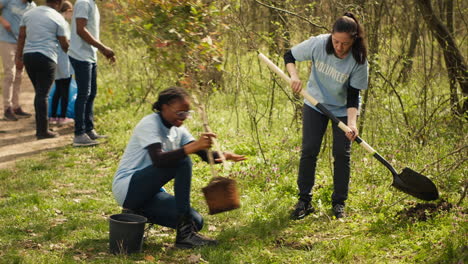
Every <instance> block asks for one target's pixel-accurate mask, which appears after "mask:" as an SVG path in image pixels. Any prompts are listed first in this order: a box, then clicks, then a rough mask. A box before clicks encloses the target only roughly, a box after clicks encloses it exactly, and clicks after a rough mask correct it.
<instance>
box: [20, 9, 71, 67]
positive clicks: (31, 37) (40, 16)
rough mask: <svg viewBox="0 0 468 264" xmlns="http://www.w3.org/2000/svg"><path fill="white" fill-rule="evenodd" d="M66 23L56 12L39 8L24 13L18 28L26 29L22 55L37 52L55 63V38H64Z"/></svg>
mask: <svg viewBox="0 0 468 264" xmlns="http://www.w3.org/2000/svg"><path fill="white" fill-rule="evenodd" d="M66 23H67V22H66V21H65V19H64V18H63V16H62V15H60V14H59V12H57V10H55V9H53V8H50V7H48V6H39V7H36V8H33V9H31V10H29V11H28V12H26V13H24V15H23V18H22V19H21V24H20V26H25V27H26V43H25V44H24V51H23V53H24V54H26V53H33V52H39V53H42V54H43V55H45V56H47V57H48V58H50V59H51V60H52V61H54V62H55V63H57V57H58V49H59V48H60V49H61V46H60V45H59V41H58V39H57V36H60V37H63V36H65V27H66Z"/></svg>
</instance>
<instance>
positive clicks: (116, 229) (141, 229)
mask: <svg viewBox="0 0 468 264" xmlns="http://www.w3.org/2000/svg"><path fill="white" fill-rule="evenodd" d="M147 221H148V219H146V217H144V216H141V215H135V214H115V215H111V216H110V217H109V248H110V252H111V253H112V254H131V253H137V252H140V251H141V248H142V245H143V234H144V233H145V223H146V222H147Z"/></svg>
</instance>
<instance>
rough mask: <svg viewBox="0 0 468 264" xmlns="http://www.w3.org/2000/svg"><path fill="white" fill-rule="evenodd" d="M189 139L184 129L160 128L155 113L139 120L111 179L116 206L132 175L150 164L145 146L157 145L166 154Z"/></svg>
mask: <svg viewBox="0 0 468 264" xmlns="http://www.w3.org/2000/svg"><path fill="white" fill-rule="evenodd" d="M193 140H194V138H193V136H192V135H191V134H190V132H189V131H188V130H187V129H186V128H185V127H184V126H181V127H175V126H172V127H171V128H170V129H169V128H167V127H166V126H164V124H163V122H162V120H161V116H160V115H159V114H156V113H153V114H150V115H147V116H145V117H144V118H143V119H141V121H140V122H139V123H138V124H137V125H136V127H135V129H134V130H133V135H132V136H131V138H130V141H129V142H128V145H127V148H126V149H125V152H124V154H123V156H122V159H121V160H120V163H119V168H118V169H117V172H116V173H115V176H114V181H113V183H112V192H113V193H114V197H115V200H116V201H117V203H118V204H119V205H121V206H122V205H123V203H124V202H125V197H126V196H127V192H128V185H129V184H130V180H131V179H132V176H133V174H134V173H135V172H136V171H139V170H141V169H144V168H146V167H148V166H150V165H152V164H153V162H152V161H151V157H150V155H149V153H148V150H147V149H146V147H148V146H149V145H151V144H155V143H161V144H162V151H163V152H166V151H172V150H176V149H179V148H181V147H182V146H184V145H186V144H187V143H189V142H190V141H193Z"/></svg>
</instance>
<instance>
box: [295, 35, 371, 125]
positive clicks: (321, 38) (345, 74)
mask: <svg viewBox="0 0 468 264" xmlns="http://www.w3.org/2000/svg"><path fill="white" fill-rule="evenodd" d="M329 37H330V34H322V35H318V36H316V37H311V38H310V39H308V40H306V41H304V42H302V43H300V44H298V45H296V46H294V47H293V48H292V49H291V52H292V54H293V56H294V58H295V59H296V60H297V61H306V60H311V61H312V67H311V71H310V76H309V81H308V82H307V92H308V93H309V94H310V95H312V97H314V98H315V99H316V100H317V101H318V102H319V103H321V104H323V105H324V106H325V107H326V108H327V109H328V110H330V112H332V113H333V114H334V115H335V116H338V117H343V116H347V108H346V103H347V102H346V99H347V95H348V87H349V86H352V87H354V88H356V89H360V90H365V89H367V84H368V74H369V69H368V63H367V61H366V62H365V63H364V64H358V63H357V61H356V60H355V59H354V57H353V55H352V54H351V52H349V53H348V55H347V56H346V58H344V59H340V58H338V57H336V56H335V55H334V54H327V51H326V49H325V48H326V45H327V41H328V38H329ZM304 102H305V103H306V104H307V105H309V106H311V107H312V108H314V109H315V110H317V111H319V112H320V110H318V109H317V108H316V107H314V106H313V105H312V104H311V103H310V102H309V101H307V100H304Z"/></svg>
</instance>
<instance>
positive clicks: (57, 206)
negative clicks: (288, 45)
mask: <svg viewBox="0 0 468 264" xmlns="http://www.w3.org/2000/svg"><path fill="white" fill-rule="evenodd" d="M117 49H118V48H117ZM120 49H121V50H117V52H118V54H126V55H125V56H126V57H120V61H119V64H118V65H116V66H115V67H111V66H109V65H107V64H106V63H104V61H103V60H102V61H101V68H100V73H99V74H100V76H99V87H100V88H99V89H100V94H99V95H98V102H97V105H96V118H97V120H96V123H97V128H98V130H99V132H102V133H104V134H108V135H110V138H109V139H108V140H107V142H106V143H105V144H101V145H99V146H97V147H92V148H76V149H75V148H72V147H70V146H67V147H64V148H62V149H59V150H55V151H51V152H48V153H41V154H40V155H39V156H37V157H34V158H32V159H27V160H23V161H20V162H18V163H17V165H16V166H15V167H14V168H11V169H5V170H0V180H1V182H2V184H1V185H0V263H80V262H82V263H147V262H148V263H149V262H152V261H153V262H156V263H189V262H190V261H191V259H198V261H199V262H200V263H457V262H459V261H461V263H463V262H465V261H467V260H468V255H467V253H466V252H468V251H467V243H466V235H467V233H468V225H467V222H466V208H467V207H466V202H465V201H464V202H463V203H462V204H461V205H460V206H459V207H457V206H455V207H454V208H452V210H450V211H449V212H441V213H438V214H436V215H435V216H434V217H433V218H431V219H429V220H428V221H413V220H411V219H400V218H398V217H397V215H398V213H399V212H400V211H402V210H404V209H406V208H408V207H410V206H412V205H413V204H412V203H414V202H421V201H418V200H416V199H414V198H412V197H410V196H408V195H405V194H403V193H401V192H399V191H397V190H396V189H394V188H392V187H390V184H391V181H392V177H391V174H390V173H389V172H388V170H387V169H386V168H385V167H383V166H382V165H381V164H380V163H379V162H377V161H376V160H374V159H373V158H372V157H369V156H368V155H366V154H365V151H364V150H362V149H360V148H359V147H358V146H357V145H355V146H354V149H353V156H352V180H351V189H350V194H349V200H348V206H347V212H348V217H347V218H345V219H343V220H336V219H334V218H333V217H332V213H331V211H330V207H331V205H330V196H331V192H332V179H331V171H332V169H331V164H332V160H331V159H332V158H331V153H330V150H329V149H330V145H331V138H330V134H329V133H328V134H327V136H326V140H325V145H326V147H325V148H323V150H324V151H323V152H322V153H321V155H320V159H319V163H318V168H317V180H316V186H315V188H314V198H313V203H314V206H315V207H316V209H317V211H316V213H314V214H313V215H310V216H309V217H307V218H305V219H303V220H300V221H290V220H289V219H288V215H289V210H291V208H292V206H293V205H294V203H295V202H296V199H297V198H296V192H297V187H296V183H295V182H296V174H297V167H298V160H299V155H300V142H301V138H300V136H301V130H300V123H298V121H297V120H294V119H293V117H294V113H293V107H292V103H291V102H289V101H288V100H287V97H286V95H285V94H284V93H283V92H282V91H281V90H279V89H278V87H277V88H276V89H277V90H276V95H275V104H274V108H273V111H272V113H271V117H272V118H271V120H269V118H268V116H269V109H270V108H269V103H270V98H269V96H270V95H271V94H270V92H271V90H270V89H271V88H270V87H269V85H270V84H271V82H270V80H269V76H268V75H267V74H266V70H265V68H263V69H262V72H263V74H261V73H260V72H258V70H259V69H260V68H259V67H252V68H251V69H249V71H251V72H250V73H245V72H240V73H239V75H236V74H234V72H235V71H234V70H232V71H231V70H230V68H229V67H231V66H229V65H230V64H228V65H227V66H226V71H227V73H226V76H225V77H226V78H227V79H228V80H234V79H235V78H241V79H240V82H241V84H242V86H241V90H236V88H235V86H234V85H232V86H227V87H226V88H225V90H223V91H216V92H213V93H212V94H210V96H209V103H208V115H209V117H210V121H211V127H212V128H213V129H214V130H215V132H216V133H218V135H219V140H220V143H221V144H222V146H223V148H224V149H226V150H231V151H235V152H238V153H242V154H245V155H247V156H248V158H249V159H248V160H247V161H245V162H243V163H236V164H232V166H231V167H230V168H229V171H228V172H222V174H223V175H224V174H230V175H232V176H233V177H235V178H236V179H237V181H238V187H239V190H240V192H241V202H242V207H241V208H240V209H238V210H235V211H231V212H226V213H222V214H218V215H213V216H210V215H208V210H207V206H206V204H205V201H204V198H203V195H202V192H201V188H202V187H203V186H205V185H206V184H207V183H208V182H209V180H210V177H211V176H210V170H209V167H208V165H207V164H205V163H202V162H200V160H199V159H198V158H196V157H194V160H195V161H196V162H195V165H194V174H193V183H192V205H193V207H195V208H196V209H198V210H199V211H200V212H201V213H202V215H204V216H205V223H206V226H205V228H204V230H203V231H202V233H203V234H205V235H208V236H210V237H214V238H217V239H218V240H219V241H220V245H219V246H217V247H212V248H201V249H195V250H177V249H175V248H174V247H173V242H174V239H175V232H174V231H173V230H170V229H167V228H162V227H154V228H153V229H151V230H150V232H149V236H148V238H147V240H146V241H145V244H144V251H143V252H142V253H141V254H135V255H131V256H114V255H111V254H109V253H108V229H109V227H108V226H109V223H108V220H107V218H108V217H109V216H110V215H112V214H115V213H119V212H120V208H119V207H118V206H117V204H116V202H115V201H114V199H113V196H112V193H111V184H112V178H113V174H114V172H115V170H116V168H117V166H118V162H119V160H120V157H121V155H122V153H123V150H124V148H125V146H126V144H127V142H128V139H129V137H130V135H131V133H132V130H133V127H134V126H135V125H136V123H137V122H138V121H139V120H140V119H141V117H143V116H145V115H146V114H148V113H150V107H151V103H152V101H153V100H154V98H155V95H156V94H157V91H158V90H160V89H163V88H165V87H167V86H169V85H170V84H171V77H170V76H165V77H164V78H160V79H152V78H151V76H149V75H147V74H145V70H144V69H143V68H144V67H151V66H148V65H146V64H145V63H149V62H148V61H145V60H144V59H143V55H144V53H143V51H142V50H141V48H137V47H136V45H135V46H131V43H128V47H125V50H126V51H127V52H123V49H124V47H121V48H120ZM142 62H145V63H142ZM244 63H247V62H246V61H245V62H244ZM149 65H150V64H149ZM232 67H233V69H234V68H235V67H234V66H232ZM246 68H247V67H241V69H246ZM236 76H237V77H236ZM239 76H240V77H239ZM249 76H257V77H256V78H253V79H252V78H250V77H249ZM148 83H151V85H152V86H154V87H155V89H154V90H152V91H151V92H150V93H149V96H148V97H147V98H146V100H145V101H143V100H142V98H144V94H145V93H146V87H147V85H148ZM227 83H229V82H227ZM231 83H232V82H231ZM236 91H237V92H236ZM236 96H237V97H236ZM377 96H383V95H381V94H378V95H377ZM389 100H390V99H389ZM385 111H386V110H385V109H384V108H383V107H380V108H379V106H377V105H373V110H372V112H371V113H370V114H369V115H368V117H367V118H368V119H367V120H366V122H367V124H368V125H367V127H366V133H365V134H364V135H363V138H365V139H366V141H368V142H369V143H370V144H371V145H372V146H373V147H374V148H376V149H377V150H378V151H379V152H380V153H381V154H382V155H383V156H385V157H386V158H388V159H389V161H391V163H392V164H393V165H394V166H395V167H396V168H397V170H401V169H402V168H403V167H405V166H408V167H411V168H413V169H414V170H416V171H420V170H422V169H425V174H427V175H428V176H430V177H431V178H432V179H433V180H434V181H435V183H436V185H437V186H438V187H439V190H440V192H441V196H442V198H444V199H445V200H447V201H448V202H450V203H452V204H456V203H457V202H458V200H459V199H460V194H461V192H462V190H461V186H462V185H463V182H464V181H466V175H467V174H466V173H467V169H466V165H465V166H464V165H463V164H462V165H461V166H458V167H457V168H452V167H453V165H454V164H456V163H457V162H459V159H458V156H457V155H449V156H447V154H449V153H450V152H452V151H453V150H454V149H455V148H456V147H457V146H461V145H463V144H466V138H464V136H463V133H461V134H462V135H460V133H456V131H458V130H460V128H459V125H457V122H456V121H453V120H451V121H450V118H448V117H444V116H441V117H440V118H447V119H448V120H449V121H448V122H447V126H444V127H434V130H433V131H432V132H431V133H432V134H428V137H430V138H429V140H428V141H427V143H425V144H424V145H422V144H419V143H418V142H416V141H415V140H413V139H411V138H408V137H407V136H406V134H405V133H406V130H404V128H400V129H401V131H397V130H396V129H395V127H394V126H392V125H393V124H395V123H392V122H390V121H391V120H395V119H396V121H397V122H398V120H400V121H401V117H391V116H388V115H386V114H385ZM446 114H447V113H446ZM441 115H442V114H441ZM255 124H256V125H255ZM187 127H189V129H190V130H191V131H192V133H193V134H194V135H197V134H198V133H199V132H201V131H202V124H201V122H200V118H199V117H198V116H197V115H195V116H194V118H192V119H190V120H188V122H187ZM461 129H462V131H463V126H462V128H461ZM465 129H466V128H465ZM256 131H257V132H256ZM257 133H258V135H257ZM460 142H461V143H460ZM463 142H465V143H463ZM460 144H461V145H460ZM260 149H261V150H262V151H263V153H262V152H261V151H260ZM443 157H445V158H443ZM439 159H441V161H440V162H437V163H436V164H432V163H434V162H435V161H437V160H439ZM427 164H429V166H428V167H427V168H426V167H425V165H427ZM430 164H432V165H430ZM451 168H452V169H451ZM446 172H448V173H446ZM171 189H172V188H171V187H169V188H168V190H169V191H170V192H171ZM153 258H154V259H153Z"/></svg>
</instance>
